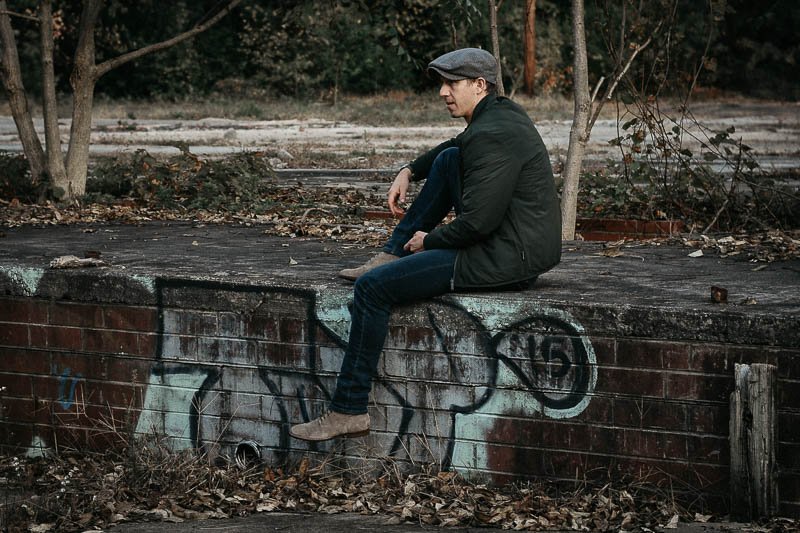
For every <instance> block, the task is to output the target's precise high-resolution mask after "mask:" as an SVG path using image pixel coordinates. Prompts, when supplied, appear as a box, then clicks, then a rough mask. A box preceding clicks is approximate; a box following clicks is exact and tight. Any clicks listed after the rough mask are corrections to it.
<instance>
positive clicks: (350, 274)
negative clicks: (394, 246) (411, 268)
mask: <svg viewBox="0 0 800 533" xmlns="http://www.w3.org/2000/svg"><path fill="white" fill-rule="evenodd" d="M395 259H400V258H399V257H397V256H396V255H392V254H387V253H386V252H381V253H379V254H378V255H376V256H374V257H373V258H372V259H370V260H369V261H367V262H366V263H364V264H363V265H361V266H360V267H356V268H345V269H344V270H340V271H339V277H340V278H344V279H349V280H350V281H355V280H357V279H358V277H359V276H361V275H362V274H366V273H367V272H369V271H370V270H372V269H373V268H375V267H379V266H381V265H385V264H386V263H391V262H392V261H394V260H395Z"/></svg>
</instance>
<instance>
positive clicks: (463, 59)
mask: <svg viewBox="0 0 800 533" xmlns="http://www.w3.org/2000/svg"><path fill="white" fill-rule="evenodd" d="M428 70H429V71H430V70H433V71H434V72H436V73H437V74H439V75H440V76H441V77H443V78H445V79H447V80H466V79H477V78H483V79H485V80H486V81H488V82H489V83H492V84H494V83H497V61H495V59H494V56H493V55H492V54H490V53H489V52H487V51H486V50H481V49H480V48H462V49H460V50H454V51H453V52H448V53H446V54H444V55H442V56H439V57H437V58H436V59H434V60H433V61H431V62H430V63H428Z"/></svg>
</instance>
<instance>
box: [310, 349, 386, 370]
mask: <svg viewBox="0 0 800 533" xmlns="http://www.w3.org/2000/svg"><path fill="white" fill-rule="evenodd" d="M384 353H386V352H385V351H384ZM317 354H318V359H317V360H318V361H319V364H318V365H317V371H319V372H326V373H327V372H339V370H340V369H341V367H342V360H343V359H344V351H343V350H342V349H340V348H332V347H328V346H320V347H318V348H317Z"/></svg>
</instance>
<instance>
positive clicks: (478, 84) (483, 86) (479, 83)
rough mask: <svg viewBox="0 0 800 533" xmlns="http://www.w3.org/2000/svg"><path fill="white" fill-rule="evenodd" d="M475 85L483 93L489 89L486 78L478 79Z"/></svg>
mask: <svg viewBox="0 0 800 533" xmlns="http://www.w3.org/2000/svg"><path fill="white" fill-rule="evenodd" d="M475 85H476V87H477V88H478V90H479V91H480V92H482V93H483V92H486V89H487V87H488V83H486V80H485V79H484V78H476V79H475Z"/></svg>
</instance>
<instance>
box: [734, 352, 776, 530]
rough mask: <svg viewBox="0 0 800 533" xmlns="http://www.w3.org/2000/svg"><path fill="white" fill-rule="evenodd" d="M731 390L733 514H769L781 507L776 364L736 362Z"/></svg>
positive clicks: (737, 516)
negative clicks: (734, 380)
mask: <svg viewBox="0 0 800 533" xmlns="http://www.w3.org/2000/svg"><path fill="white" fill-rule="evenodd" d="M734 373H735V379H736V388H735V390H734V392H733V393H732V394H731V403H730V405H731V412H730V416H731V418H730V446H731V516H732V518H734V519H736V520H748V521H749V520H754V519H758V518H769V517H771V516H773V515H774V514H776V512H777V509H778V483H777V461H776V444H777V441H776V435H777V423H778V419H777V412H776V407H775V406H776V400H775V398H776V387H775V384H776V375H777V369H776V367H775V366H774V365H766V364H753V365H739V364H737V365H736V368H735V371H734Z"/></svg>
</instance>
